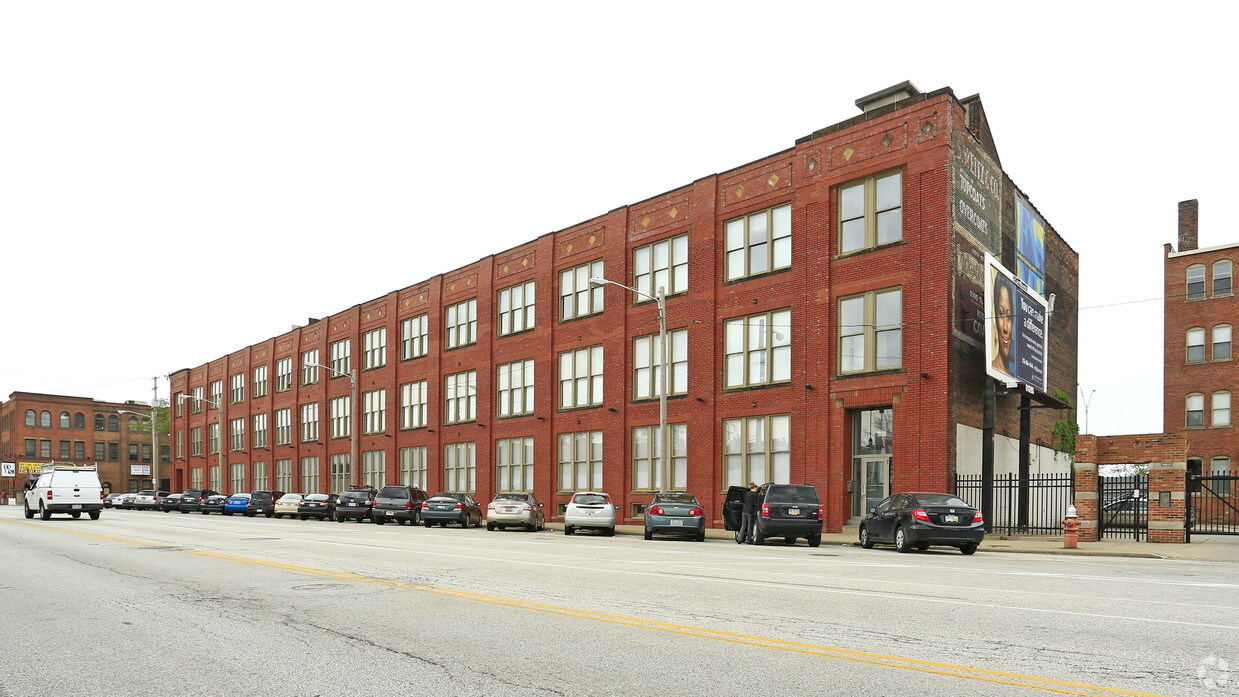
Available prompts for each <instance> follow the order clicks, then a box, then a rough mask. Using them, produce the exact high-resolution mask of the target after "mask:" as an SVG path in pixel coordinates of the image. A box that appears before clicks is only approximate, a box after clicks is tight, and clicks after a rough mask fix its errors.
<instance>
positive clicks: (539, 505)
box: [538, 503, 546, 508]
mask: <svg viewBox="0 0 1239 697" xmlns="http://www.w3.org/2000/svg"><path fill="white" fill-rule="evenodd" d="M545 505H546V504H545V503H540V504H538V508H542V507H543V506H545Z"/></svg>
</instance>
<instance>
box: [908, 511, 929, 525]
mask: <svg viewBox="0 0 1239 697" xmlns="http://www.w3.org/2000/svg"><path fill="white" fill-rule="evenodd" d="M912 517H913V518H916V519H917V520H922V521H924V522H926V523H928V522H929V514H928V513H926V512H925V509H924V508H918V509H916V510H915V511H912Z"/></svg>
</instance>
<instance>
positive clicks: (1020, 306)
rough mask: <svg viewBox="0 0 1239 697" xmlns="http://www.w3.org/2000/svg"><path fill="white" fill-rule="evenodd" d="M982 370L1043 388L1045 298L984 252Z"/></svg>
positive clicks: (1046, 335) (1001, 378) (1000, 378)
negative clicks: (983, 350) (983, 366)
mask: <svg viewBox="0 0 1239 697" xmlns="http://www.w3.org/2000/svg"><path fill="white" fill-rule="evenodd" d="M985 307H986V310H987V311H986V317H985V372H986V373H987V374H988V375H989V376H990V377H992V378H994V379H995V380H998V381H1000V382H1008V383H1010V382H1018V383H1023V384H1025V385H1029V386H1031V387H1034V388H1036V389H1038V390H1041V391H1042V392H1045V391H1046V347H1047V342H1048V339H1049V331H1048V330H1049V311H1048V308H1047V306H1046V301H1045V298H1043V297H1041V295H1039V294H1037V293H1033V292H1030V290H1029V289H1028V288H1027V287H1026V286H1025V285H1024V283H1022V282H1021V281H1020V280H1017V279H1016V277H1015V274H1013V273H1011V272H1010V271H1008V270H1007V269H1005V268H1003V266H1002V265H1001V264H999V263H998V260H997V259H995V258H994V256H993V255H992V254H986V255H985Z"/></svg>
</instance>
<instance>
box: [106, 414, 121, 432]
mask: <svg viewBox="0 0 1239 697" xmlns="http://www.w3.org/2000/svg"><path fill="white" fill-rule="evenodd" d="M108 430H109V431H119V430H120V418H119V417H118V416H116V414H109V415H108Z"/></svg>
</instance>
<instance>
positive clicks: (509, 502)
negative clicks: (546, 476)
mask: <svg viewBox="0 0 1239 697" xmlns="http://www.w3.org/2000/svg"><path fill="white" fill-rule="evenodd" d="M509 525H511V526H513V527H516V526H520V527H523V528H525V529H526V530H541V529H543V528H545V527H546V513H545V512H544V511H543V510H542V504H540V503H538V499H536V498H534V495H533V494H524V493H516V494H495V500H494V501H491V502H490V503H489V504H487V506H486V529H487V530H494V529H495V528H499V529H500V530H503V529H504V528H506V527H508V526H509Z"/></svg>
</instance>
